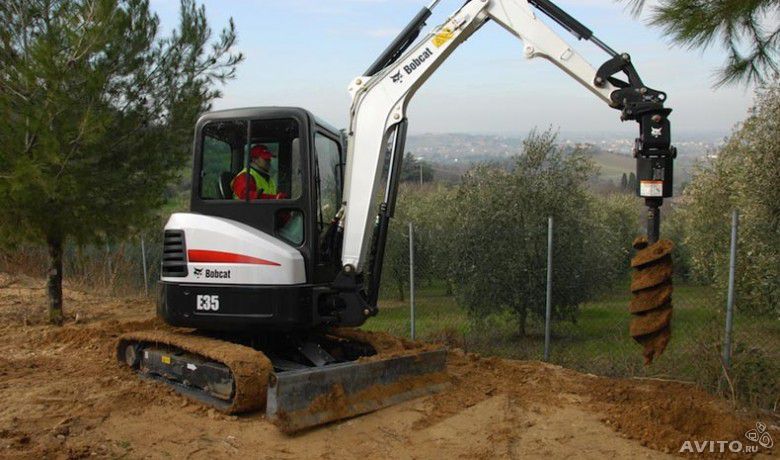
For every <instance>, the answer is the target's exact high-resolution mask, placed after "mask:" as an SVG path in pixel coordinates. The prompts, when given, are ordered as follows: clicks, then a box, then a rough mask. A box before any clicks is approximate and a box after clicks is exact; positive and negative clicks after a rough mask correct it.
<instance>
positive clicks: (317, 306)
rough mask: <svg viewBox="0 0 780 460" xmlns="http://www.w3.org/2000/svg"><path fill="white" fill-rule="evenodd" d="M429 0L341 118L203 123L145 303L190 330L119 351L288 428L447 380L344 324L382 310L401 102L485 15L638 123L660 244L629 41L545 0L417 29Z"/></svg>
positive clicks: (410, 354) (268, 115)
mask: <svg viewBox="0 0 780 460" xmlns="http://www.w3.org/2000/svg"><path fill="white" fill-rule="evenodd" d="M438 3H439V2H438V1H434V2H433V3H432V4H431V5H429V6H428V7H425V8H422V10H421V11H420V12H419V13H418V14H417V15H416V16H415V17H414V19H413V20H412V21H411V22H410V23H409V24H408V25H407V26H406V28H405V29H404V30H403V31H402V32H401V33H400V35H399V36H398V37H397V38H396V39H395V40H394V41H393V42H392V43H391V44H390V46H389V47H388V48H387V49H386V50H385V51H384V52H383V53H382V54H381V55H380V57H379V58H378V59H377V60H376V61H375V62H374V63H373V64H372V65H371V66H370V67H369V68H368V70H366V72H365V73H364V74H363V75H360V76H358V77H356V78H355V79H354V80H352V82H351V83H350V84H349V93H350V95H351V98H352V104H351V107H350V110H349V124H348V126H347V127H346V129H345V130H338V129H336V128H333V127H331V126H330V125H328V124H327V123H325V122H324V121H322V120H321V119H319V118H317V117H315V116H314V115H312V114H311V113H310V112H308V111H306V110H304V109H301V108H291V107H256V108H242V109H234V110H224V111H218V112H212V113H207V114H205V115H203V116H202V117H201V118H200V120H199V121H198V123H197V126H196V130H195V131H196V134H195V140H194V144H193V176H192V197H191V202H190V212H187V213H177V214H173V215H172V216H171V217H170V220H169V221H168V223H167V225H166V227H165V241H164V248H163V252H164V258H163V263H162V279H161V281H160V283H159V285H160V295H159V302H158V314H159V316H160V317H162V318H163V319H164V320H165V322H166V323H167V324H169V325H171V326H175V327H184V328H192V329H194V331H183V332H182V331H177V332H173V331H141V332H135V333H130V334H126V335H124V336H122V337H121V338H120V339H119V341H118V344H117V358H118V359H119V360H120V362H122V363H125V364H126V365H128V366H130V367H131V368H133V369H134V370H136V371H137V372H138V373H139V374H140V375H141V376H143V377H145V378H150V379H156V380H160V381H163V382H165V383H167V384H169V385H171V386H172V387H174V388H176V389H177V390H178V391H180V392H182V393H184V394H186V395H188V396H190V397H192V398H195V399H197V400H199V401H201V402H203V403H205V404H208V405H210V406H212V407H215V408H217V409H220V410H222V411H225V412H229V413H237V412H244V411H249V410H258V409H262V408H265V409H266V412H267V413H268V416H269V417H270V418H271V419H273V420H275V421H277V422H279V425H280V426H281V427H282V428H283V429H285V430H286V431H295V430H299V429H302V428H306V427H309V426H313V425H317V424H320V423H324V422H327V421H331V420H336V419H340V418H344V417H350V416H354V415H358V414H361V413H365V412H369V411H373V410H376V409H378V408H381V407H384V406H387V405H389V404H394V403H396V402H399V401H402V400H404V399H409V398H413V397H417V396H420V395H424V394H429V393H431V392H434V391H438V390H439V389H440V388H442V386H443V385H445V384H446V382H445V381H444V380H443V379H437V378H431V376H434V375H440V374H441V373H442V371H443V370H444V366H445V357H446V354H445V351H444V350H437V349H422V350H421V349H416V348H414V347H409V346H408V344H406V345H407V346H406V348H410V349H409V350H406V352H405V353H397V351H398V350H399V349H400V350H403V349H404V344H403V343H400V346H397V345H399V343H396V344H390V345H388V343H387V342H388V340H387V337H384V338H382V337H379V336H376V335H371V334H367V333H362V332H360V331H356V330H352V329H349V328H352V327H356V326H360V325H362V324H363V323H364V322H365V321H366V320H367V319H368V318H370V317H372V316H374V315H376V314H377V313H378V308H377V300H378V295H379V285H380V279H381V270H382V262H383V258H384V250H385V242H386V239H387V229H388V225H389V222H390V219H391V217H392V216H393V211H394V207H395V199H396V194H397V189H398V182H399V175H400V171H401V161H402V159H403V152H404V143H405V139H406V132H407V118H406V110H407V106H408V104H409V101H410V100H411V98H412V96H413V95H414V94H415V92H416V91H417V89H419V88H420V87H421V86H422V84H423V83H424V82H426V81H427V80H428V78H429V77H430V76H431V75H432V74H433V73H434V72H435V71H436V70H437V69H438V68H439V66H440V65H441V64H442V63H443V62H444V61H445V60H446V59H447V58H448V57H449V56H450V54H451V53H452V52H453V51H455V50H456V49H457V48H458V46H460V45H461V44H462V43H463V42H465V41H466V40H467V39H468V38H469V37H471V36H472V35H473V34H474V33H476V32H477V31H479V30H480V28H481V27H482V26H483V25H485V23H487V22H488V21H494V22H496V23H497V24H499V25H500V26H501V27H502V28H504V29H505V30H506V31H507V32H509V34H510V35H512V36H514V37H516V38H518V39H519V40H520V42H521V43H522V48H520V49H522V52H523V54H524V55H525V57H527V58H535V57H542V58H545V59H547V60H548V61H550V62H552V63H553V64H554V65H555V66H556V67H558V68H559V69H560V70H563V71H564V72H566V73H567V74H568V75H570V76H571V77H572V78H573V79H574V80H576V81H577V82H578V83H579V84H581V85H582V86H584V87H585V88H586V89H587V90H588V91H590V92H591V93H593V94H594V95H595V96H596V97H597V98H598V99H600V100H602V101H603V102H605V103H606V104H608V105H609V106H610V107H612V108H614V109H617V110H619V111H620V113H621V119H622V120H636V121H637V122H638V123H639V127H640V135H639V138H638V139H637V143H636V150H635V153H636V158H637V171H638V177H639V181H638V182H639V190H638V193H639V195H640V196H642V197H644V198H645V200H646V203H647V205H648V207H649V209H650V212H649V216H650V217H649V220H648V222H649V224H648V238H649V242H650V243H653V242H655V241H656V240H658V228H659V226H658V222H659V213H658V208H659V206H660V205H661V203H662V200H663V198H664V197H669V196H671V193H672V162H673V159H674V157H675V150H674V148H673V147H671V145H670V142H671V141H670V125H669V119H668V115H669V113H670V112H671V110H670V109H668V108H665V107H664V102H665V99H666V95H665V94H664V93H663V92H660V91H656V90H654V89H651V88H649V87H647V86H645V85H644V83H643V82H642V80H641V79H640V77H639V75H638V74H637V72H636V70H635V68H634V66H633V64H632V61H631V58H630V57H629V56H628V55H627V54H620V53H617V52H615V51H614V50H612V48H610V47H608V46H607V45H606V44H604V43H603V42H601V41H600V40H599V39H598V38H596V36H594V35H593V33H592V32H591V30H590V29H588V28H587V27H585V26H584V25H582V24H581V23H580V22H578V21H577V20H576V19H574V18H572V17H571V16H569V15H568V14H567V13H566V12H564V11H563V10H561V9H560V8H558V7H557V6H556V5H554V4H553V3H552V2H550V1H548V0H468V1H466V2H465V4H463V5H462V6H461V7H460V8H459V9H458V10H457V11H455V13H454V14H452V15H451V16H450V17H449V18H448V19H447V20H446V21H445V22H444V23H443V24H441V25H440V26H438V27H436V28H434V29H433V30H432V31H430V33H428V34H427V35H425V36H423V37H422V38H419V36H420V32H421V31H422V29H423V27H424V26H425V23H426V21H427V20H428V19H429V17H430V16H431V11H432V9H433V8H434V7H436V5H437V4H438ZM540 13H541V15H540ZM539 16H546V17H547V18H548V20H549V19H551V20H552V21H554V22H556V23H557V24H559V25H560V26H562V27H563V28H564V29H566V30H567V31H569V32H571V33H572V34H573V35H574V36H575V37H576V38H578V39H581V40H589V41H590V42H592V43H593V44H595V45H596V46H598V47H599V48H601V49H602V50H603V51H604V52H605V53H606V54H607V55H608V58H607V60H606V62H604V63H603V64H602V65H601V66H600V67H599V68H594V67H592V66H591V65H590V64H589V63H588V62H587V61H586V60H585V59H584V58H583V57H582V56H581V55H580V54H578V53H577V52H576V51H575V50H574V49H573V48H572V47H571V46H570V45H569V44H567V43H566V41H564V40H563V39H562V38H561V37H560V36H559V35H558V34H557V33H556V32H554V31H553V29H551V28H550V26H548V25H547V24H546V23H545V21H543V20H542V19H540V17H539ZM418 38H419V39H418ZM388 146H390V148H388ZM387 156H389V162H388V163H387V164H389V167H388V168H385V167H384V165H385V164H386V159H387V158H386V157H387ZM238 182H240V183H241V184H242V185H241V190H237V189H236V184H237V183H238ZM381 184H385V190H384V198H383V199H381V200H378V199H377V197H378V196H379V195H380V193H379V190H378V188H379V187H380V186H381ZM651 313H652V311H651V312H649V313H648V311H642V312H639V314H640V315H642V316H645V315H647V314H651ZM667 326H668V325H667ZM656 329H657V330H643V331H642V334H638V335H639V336H644V337H650V336H653V337H654V334H655V335H658V334H659V333H660V332H659V331H660V329H658V328H656ZM377 388H379V389H381V391H374V390H376V389H377ZM326 403H327V404H326Z"/></svg>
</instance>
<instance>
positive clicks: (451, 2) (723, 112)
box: [151, 0, 753, 136]
mask: <svg viewBox="0 0 780 460" xmlns="http://www.w3.org/2000/svg"><path fill="white" fill-rule="evenodd" d="M200 1H201V2H203V3H205V5H206V11H207V14H208V18H209V23H210V25H211V26H212V27H213V28H214V29H215V30H218V29H220V28H221V27H222V26H223V25H225V24H226V23H227V20H228V18H229V17H233V19H234V20H235V22H236V28H237V31H238V49H239V50H240V51H242V52H243V53H244V54H245V56H246V60H245V61H244V62H243V63H242V64H241V65H240V67H239V69H238V76H237V78H236V79H235V80H233V81H231V82H230V83H228V84H227V85H226V86H225V87H224V89H223V92H224V97H223V98H222V99H220V100H219V101H217V102H216V103H215V108H216V109H223V108H232V107H247V106H269V105H290V106H301V107H305V108H307V109H309V110H311V111H312V112H314V113H315V114H317V115H318V116H320V117H323V118H324V119H326V120H328V121H329V122H330V123H332V124H334V125H336V126H339V127H343V126H344V125H345V124H346V121H347V109H348V104H349V98H348V96H347V91H346V87H347V85H348V84H349V82H350V81H351V80H352V79H353V78H354V77H356V76H358V75H360V74H361V73H362V72H363V71H364V70H365V69H366V68H367V67H368V66H369V65H370V64H371V63H372V62H373V60H374V59H375V58H376V57H377V56H378V54H379V53H380V52H381V51H382V50H383V49H384V48H385V46H387V44H388V43H389V42H390V41H391V40H392V38H393V37H394V36H395V35H396V34H397V33H398V31H400V29H401V28H403V26H404V25H406V23H407V22H408V21H409V20H410V19H411V17H413V16H414V14H415V13H416V12H417V11H418V10H419V9H420V7H422V6H425V5H426V4H427V3H428V2H429V0H205V1H203V0H200ZM151 3H152V8H153V9H154V10H155V11H156V12H157V13H158V14H159V15H160V18H161V21H162V23H163V26H164V27H165V28H166V29H167V28H170V27H173V26H174V25H176V24H177V21H178V4H179V2H178V0H152V2H151ZM462 3H463V1H462V0H442V2H441V3H440V4H439V6H438V7H437V8H436V9H435V10H434V16H433V18H431V20H429V21H428V29H426V30H430V28H431V27H433V26H435V25H438V24H440V23H442V22H443V21H444V20H446V18H447V17H448V16H449V15H450V14H451V13H453V12H454V11H455V10H457V8H458V7H459V6H460V5H462ZM556 3H557V4H558V5H559V6H561V7H563V8H564V9H565V10H567V11H568V12H569V13H570V14H571V15H573V16H574V17H576V18H578V19H579V20H580V21H581V22H583V23H584V24H585V25H587V26H589V27H590V28H591V29H593V31H594V33H595V35H596V36H598V37H599V38H600V39H601V40H602V41H604V42H606V43H607V44H609V45H610V46H611V47H612V48H614V49H616V50H618V51H626V52H628V53H630V54H631V55H632V57H633V61H634V64H635V66H636V67H637V68H638V70H639V72H640V75H641V76H642V78H643V80H644V82H645V84H647V85H648V86H650V87H652V88H656V89H659V90H663V91H665V92H666V93H667V94H668V96H669V99H668V104H667V106H669V107H672V108H673V109H674V114H673V115H672V122H673V129H675V130H677V132H678V133H686V134H694V133H697V132H706V133H709V134H712V133H715V134H718V135H726V134H728V133H729V132H730V130H731V128H732V127H733V125H734V124H735V123H736V122H738V121H740V120H742V119H743V118H744V117H745V115H746V113H747V109H748V107H749V106H750V105H751V102H752V97H753V89H752V88H745V87H726V88H720V89H713V87H712V83H713V81H714V80H715V77H714V75H715V73H716V71H717V69H718V68H719V66H720V65H721V64H722V62H723V58H724V55H725V54H724V52H723V51H722V50H720V49H718V48H715V49H712V50H709V51H706V52H704V53H702V52H701V51H689V50H686V49H681V48H679V47H676V46H672V45H671V44H670V42H669V40H668V39H666V38H664V37H663V36H662V35H661V33H660V31H659V30H658V29H656V28H651V27H649V26H648V25H646V24H645V23H644V19H643V18H639V19H637V18H634V17H632V16H631V14H630V13H629V12H628V11H627V10H626V9H625V8H624V5H623V4H622V3H615V2H613V1H611V0H558V1H557V2H556ZM540 16H541V15H540ZM543 19H545V20H546V19H547V18H546V17H543ZM645 19H646V18H645ZM546 22H548V23H549V21H546ZM556 30H557V31H559V33H560V34H561V36H563V37H564V39H565V40H567V41H568V42H569V43H572V44H573V45H574V47H575V48H576V49H577V50H578V51H580V52H581V53H583V54H584V55H585V56H586V58H588V59H589V60H590V62H591V64H593V65H594V67H598V66H599V65H601V64H602V63H603V62H604V61H605V60H606V59H607V55H606V54H604V53H603V52H601V51H600V50H598V49H597V48H595V46H593V45H592V44H590V43H589V42H579V43H577V41H576V39H575V38H574V37H573V36H571V35H569V34H568V33H566V32H565V31H563V30H562V29H558V28H557V26H556ZM522 50H523V48H522V44H521V43H520V42H519V41H518V40H517V39H516V38H514V37H513V36H511V35H509V34H508V33H507V32H506V31H504V30H503V29H502V28H501V27H499V26H498V25H496V24H495V23H489V24H487V25H486V26H485V27H483V28H482V30H480V31H478V32H477V33H476V34H475V35H474V36H472V38H471V39H470V40H469V41H468V42H466V43H465V44H463V45H462V46H461V47H460V48H459V49H458V50H457V51H456V52H455V53H454V54H453V55H452V56H451V57H450V58H449V59H448V61H447V62H446V63H445V64H444V65H443V66H442V67H441V68H440V69H439V70H438V71H437V73H436V74H434V75H433V77H432V78H431V79H430V80H428V82H427V83H426V84H425V85H424V86H423V87H422V89H420V91H419V92H418V93H417V95H416V96H415V98H414V99H413V100H412V101H411V103H410V104H409V113H408V116H409V120H410V124H409V125H410V132H411V133H413V134H419V133H426V132H433V133H442V132H464V133H496V134H509V135H524V134H525V133H527V132H528V131H529V130H530V129H533V128H534V127H548V126H553V127H557V128H560V129H561V130H562V131H565V132H575V133H589V132H610V133H611V132H615V133H626V135H630V136H635V134H636V127H635V124H634V123H633V122H631V123H630V124H629V123H622V124H621V122H620V120H619V114H618V112H617V111H615V110H613V109H610V108H608V107H607V106H606V105H605V104H604V103H603V102H601V101H600V100H599V99H597V98H596V97H595V96H593V95H592V94H591V93H590V92H588V91H586V90H585V89H584V88H583V87H581V86H580V85H579V84H578V83H576V82H575V81H574V80H572V79H571V78H570V77H568V76H567V75H565V74H564V73H563V72H562V71H560V70H558V69H557V68H556V67H555V66H553V65H552V64H550V63H549V62H547V61H545V60H543V59H533V60H530V61H529V60H526V59H525V58H524V57H523V53H522Z"/></svg>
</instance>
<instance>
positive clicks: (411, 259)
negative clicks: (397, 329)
mask: <svg viewBox="0 0 780 460" xmlns="http://www.w3.org/2000/svg"><path fill="white" fill-rule="evenodd" d="M409 303H410V312H409V314H410V323H411V336H412V340H414V339H415V330H414V227H413V226H412V223H411V222H409Z"/></svg>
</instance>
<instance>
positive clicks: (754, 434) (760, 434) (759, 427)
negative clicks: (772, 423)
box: [745, 422, 775, 449]
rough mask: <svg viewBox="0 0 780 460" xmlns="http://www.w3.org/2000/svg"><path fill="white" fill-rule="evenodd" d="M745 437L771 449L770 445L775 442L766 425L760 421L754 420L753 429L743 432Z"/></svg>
mask: <svg viewBox="0 0 780 460" xmlns="http://www.w3.org/2000/svg"><path fill="white" fill-rule="evenodd" d="M745 437H746V438H748V440H749V441H753V442H757V443H758V444H760V445H761V447H765V448H767V449H771V448H772V446H774V445H775V442H774V441H773V440H772V436H771V435H770V434H769V432H768V431H767V430H766V425H765V424H763V423H761V422H756V427H755V429H752V430H750V431H748V432H747V433H745Z"/></svg>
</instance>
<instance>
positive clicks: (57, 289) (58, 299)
mask: <svg viewBox="0 0 780 460" xmlns="http://www.w3.org/2000/svg"><path fill="white" fill-rule="evenodd" d="M46 242H47V244H48V246H49V275H48V282H47V289H48V291H49V322H50V323H52V324H56V325H57V326H61V325H62V321H63V315H62V238H60V237H52V236H50V237H48V238H46Z"/></svg>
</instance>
